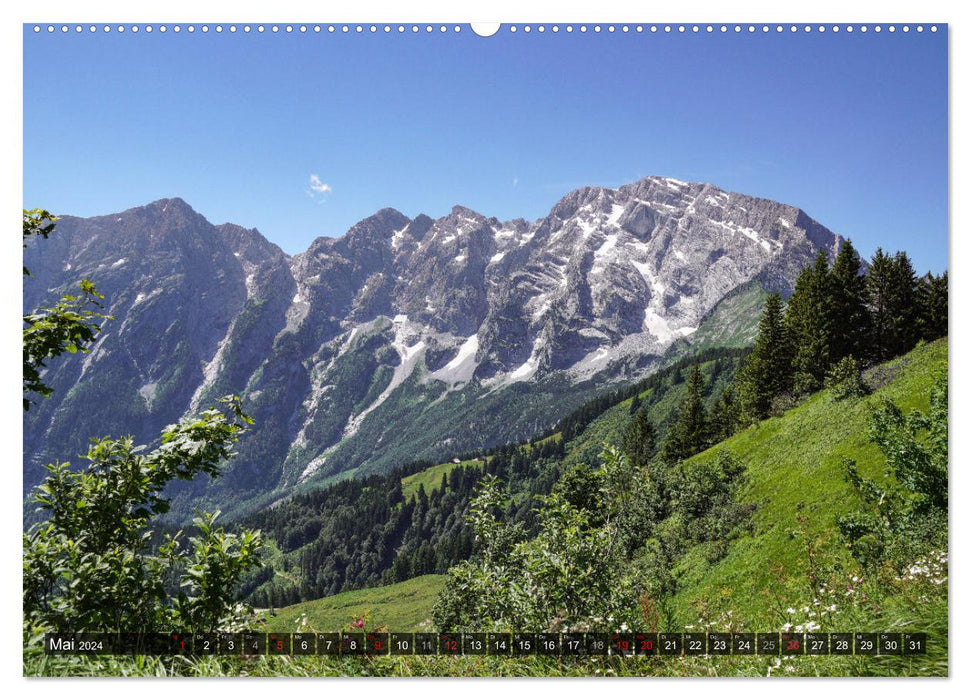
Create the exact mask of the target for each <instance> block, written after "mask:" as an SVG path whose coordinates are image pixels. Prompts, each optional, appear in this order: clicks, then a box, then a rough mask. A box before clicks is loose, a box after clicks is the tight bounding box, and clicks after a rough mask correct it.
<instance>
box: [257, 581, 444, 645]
mask: <svg viewBox="0 0 971 700" xmlns="http://www.w3.org/2000/svg"><path fill="white" fill-rule="evenodd" d="M444 581H445V577H444V576H439V575H436V574H430V575H428V576H419V577H417V578H413V579H409V580H407V581H403V582H401V583H395V584H392V585H390V586H379V587H377V588H365V589H363V590H359V591H348V592H345V593H339V594H337V595H333V596H329V597H327V598H320V599H318V600H311V601H308V602H306V603H298V604H296V605H290V606H288V607H286V608H280V609H279V610H276V611H274V613H275V614H272V615H270V614H267V616H266V630H267V631H268V632H293V631H295V630H308V631H312V632H336V631H339V630H341V629H343V628H345V627H347V625H349V624H350V623H351V622H352V621H354V620H360V619H364V620H365V621H366V623H367V628H368V629H369V630H374V629H380V628H381V627H384V628H386V629H388V630H393V631H414V632H421V631H432V626H431V625H432V622H431V610H432V606H433V605H434V604H435V601H436V600H437V599H438V594H439V592H440V591H441V590H442V585H443V584H444Z"/></svg>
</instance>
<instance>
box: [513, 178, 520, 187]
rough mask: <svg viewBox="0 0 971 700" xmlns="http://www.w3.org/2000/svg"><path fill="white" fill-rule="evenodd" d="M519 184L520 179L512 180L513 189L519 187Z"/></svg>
mask: <svg viewBox="0 0 971 700" xmlns="http://www.w3.org/2000/svg"><path fill="white" fill-rule="evenodd" d="M518 184H519V178H518V177H514V178H513V179H512V186H513V187H515V186H516V185H518Z"/></svg>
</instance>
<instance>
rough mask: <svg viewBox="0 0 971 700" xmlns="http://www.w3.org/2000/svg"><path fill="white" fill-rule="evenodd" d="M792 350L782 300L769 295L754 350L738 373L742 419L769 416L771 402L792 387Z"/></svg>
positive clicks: (738, 398)
mask: <svg viewBox="0 0 971 700" xmlns="http://www.w3.org/2000/svg"><path fill="white" fill-rule="evenodd" d="M791 358H792V350H791V345H790V343H789V338H788V335H787V333H786V328H785V324H784V322H783V315H782V297H780V296H779V295H778V294H771V295H769V298H768V299H767V300H766V302H765V310H764V311H763V312H762V318H761V319H760V320H759V330H758V335H757V336H756V338H755V347H754V348H753V349H752V352H751V354H749V356H748V357H747V358H746V359H745V363H744V364H743V365H742V368H741V369H740V370H739V374H738V380H737V382H736V384H737V392H736V393H737V400H738V404H739V410H740V411H741V414H742V416H743V418H744V419H745V420H748V421H756V420H761V419H763V418H765V417H766V416H768V415H769V409H770V408H771V406H772V399H773V398H774V397H775V396H777V395H778V394H781V393H783V392H786V391H789V390H790V389H791V386H792V365H791Z"/></svg>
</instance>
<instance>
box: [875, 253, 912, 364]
mask: <svg viewBox="0 0 971 700" xmlns="http://www.w3.org/2000/svg"><path fill="white" fill-rule="evenodd" d="M866 280H867V298H868V305H869V308H870V325H871V327H872V329H873V330H872V335H871V357H872V359H874V360H876V361H878V362H882V361H884V360H889V359H890V358H893V357H896V356H897V355H901V354H903V353H905V352H907V351H908V350H910V349H911V348H912V347H913V345H914V343H915V342H916V341H917V339H918V337H919V329H918V327H917V326H918V320H919V313H918V303H917V277H916V275H914V268H913V265H911V263H910V258H908V257H907V254H906V253H904V252H902V251H898V252H897V253H896V254H895V255H894V256H893V257H890V256H889V255H887V254H885V253H884V252H883V250H881V249H879V248H878V249H877V252H876V253H875V254H874V256H873V260H872V261H871V263H870V270H869V272H868V273H867V278H866Z"/></svg>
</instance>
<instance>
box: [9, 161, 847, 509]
mask: <svg viewBox="0 0 971 700" xmlns="http://www.w3.org/2000/svg"><path fill="white" fill-rule="evenodd" d="M841 240H842V239H841V238H840V237H839V236H837V235H835V234H833V233H832V232H830V231H829V230H828V229H826V228H825V227H823V226H822V225H820V224H819V223H817V222H816V221H814V220H813V219H812V218H810V217H809V216H808V215H807V214H806V213H805V212H803V211H802V210H800V209H798V208H796V207H794V206H788V205H784V204H779V203H777V202H773V201H769V200H766V199H759V198H757V197H751V196H747V195H742V194H737V193H729V192H725V191H722V190H720V189H719V188H717V187H715V186H712V185H709V184H703V183H686V182H681V181H679V180H674V179H671V178H664V177H648V178H645V179H642V180H640V181H638V182H635V183H632V184H629V185H624V186H622V187H620V188H618V189H606V188H601V187H586V188H583V189H579V190H576V191H574V192H571V193H569V194H568V195H566V196H565V197H564V198H563V199H562V200H560V201H559V202H558V203H557V204H556V205H555V206H554V207H553V208H552V210H551V211H550V212H549V214H548V215H547V216H546V217H544V218H542V219H539V220H537V221H533V222H528V221H525V220H522V219H515V220H512V221H505V222H502V221H499V220H497V219H495V218H488V217H486V216H484V215H482V214H479V213H477V212H475V211H472V210H470V209H466V208H464V207H461V206H456V207H454V208H453V209H452V211H451V213H450V214H448V215H447V216H444V217H442V218H439V219H432V218H429V217H428V216H425V215H418V216H417V217H415V218H414V219H411V218H408V217H407V216H405V215H404V214H401V213H400V212H398V211H396V210H394V209H382V210H380V211H378V212H377V213H376V214H374V215H372V216H370V217H368V218H366V219H364V220H363V221H361V222H359V223H358V224H356V225H355V226H354V227H353V228H351V229H350V230H349V231H348V232H347V233H346V234H345V235H344V236H342V237H340V238H318V239H317V240H315V241H314V242H313V244H312V245H311V246H310V248H309V249H308V250H307V251H306V252H304V253H300V254H298V255H294V256H288V255H286V254H285V253H284V252H283V251H282V250H281V249H280V248H278V247H277V246H276V245H274V244H272V243H270V242H269V241H267V240H266V239H265V238H264V237H263V236H262V235H261V234H260V233H259V232H258V231H256V230H255V229H246V228H242V227H240V226H237V225H235V224H228V223H227V224H222V225H218V226H217V225H213V224H211V223H209V222H208V221H207V220H206V219H205V218H204V217H203V216H201V215H200V214H198V213H197V212H195V211H194V210H193V209H192V208H191V207H190V206H189V205H188V204H186V203H185V202H184V201H182V200H181V199H177V198H176V199H163V200H159V201H157V202H153V203H151V204H148V205H146V206H143V207H137V208H134V209H129V210H127V211H124V212H121V213H118V214H112V215H109V216H99V217H93V218H75V217H70V216H64V217H62V218H60V219H59V220H58V222H57V228H56V231H55V233H54V234H53V235H52V236H51V238H50V240H47V241H42V242H36V241H35V242H33V243H32V244H31V245H29V246H28V248H27V250H26V251H25V254H24V259H25V265H26V266H27V267H28V268H30V270H31V273H32V274H33V278H32V279H31V280H29V281H28V282H27V283H26V284H25V285H24V308H25V310H30V309H33V308H37V307H40V306H43V305H45V304H47V303H50V302H51V301H52V300H56V299H57V298H59V297H60V296H61V295H62V294H65V293H70V292H71V290H72V289H76V288H77V284H78V282H79V281H80V280H81V279H82V278H87V279H90V280H91V281H92V282H94V284H95V286H96V287H97V289H98V290H99V291H100V292H101V293H102V294H104V296H105V313H107V314H109V315H110V316H111V317H112V318H111V319H110V320H108V321H106V322H105V323H104V325H103V328H102V332H101V334H100V335H99V337H98V340H97V342H96V344H95V345H94V346H93V347H92V349H91V352H89V353H87V354H80V353H79V354H77V355H66V356H64V357H63V358H60V359H59V360H58V361H56V362H52V363H51V365H50V367H49V369H48V371H47V373H46V374H45V379H44V381H45V382H46V383H47V384H49V385H50V386H53V387H55V391H54V393H53V395H52V396H51V397H50V398H48V399H45V400H43V401H40V402H38V403H37V405H36V406H34V407H32V408H31V410H30V411H28V412H27V413H26V414H25V415H24V488H25V492H26V490H28V489H30V488H32V487H33V486H35V485H36V484H37V483H38V482H39V481H40V480H41V478H42V474H43V465H44V464H46V463H48V462H51V461H55V460H66V461H75V462H77V461H78V460H77V459H76V457H77V455H79V454H82V453H84V452H86V449H87V448H86V445H87V443H88V440H89V438H90V437H91V436H103V435H112V436H119V435H124V434H129V433H130V434H132V435H133V436H134V438H135V440H136V442H137V441H141V442H147V441H150V440H152V439H153V438H154V437H156V436H157V435H158V434H159V431H160V430H161V429H162V428H163V427H164V426H166V425H168V424H170V423H173V422H175V421H176V420H178V419H179V418H180V417H181V416H183V415H186V414H191V413H194V412H197V411H199V410H202V409H204V408H207V407H208V406H210V405H212V404H213V403H214V402H215V399H216V398H218V397H220V396H223V395H225V394H232V393H236V394H239V395H241V396H242V397H243V405H244V408H245V409H246V410H247V412H249V413H250V414H251V415H252V416H253V417H254V418H255V420H256V425H255V426H254V428H253V429H252V430H251V431H250V432H249V433H247V435H245V436H244V438H243V439H242V440H241V442H240V444H239V454H238V455H237V456H236V457H235V458H234V459H233V460H232V463H231V465H230V466H229V468H228V469H227V470H226V472H225V473H224V475H223V476H222V477H221V478H220V479H219V480H218V481H212V480H208V479H206V480H201V479H197V480H194V481H193V482H191V483H183V484H179V485H178V488H177V489H175V490H174V491H173V496H174V499H173V510H172V514H173V515H174V516H176V517H177V518H185V517H187V516H189V515H191V513H192V512H193V509H195V508H197V507H206V508H217V507H218V508H221V509H223V510H224V511H229V512H231V513H235V514H237V515H241V514H244V513H246V512H251V511H253V510H256V509H259V508H261V507H263V506H265V505H268V504H270V503H273V502H275V501H278V500H279V499H281V498H283V497H285V496H287V495H289V494H291V493H293V492H294V491H296V490H303V489H306V488H308V487H310V486H313V485H321V484H323V483H327V482H332V481H334V480H336V479H341V478H346V477H348V476H350V475H354V474H357V475H362V474H368V473H379V472H380V473H384V472H387V471H389V470H391V469H393V468H394V467H396V466H400V465H402V464H404V463H407V462H412V461H415V460H430V461H445V460H449V459H453V458H456V457H459V456H462V455H469V454H474V453H477V452H481V451H483V450H486V449H488V448H490V447H493V446H496V445H501V444H504V443H509V442H514V441H518V440H522V439H524V438H526V437H528V436H531V435H535V434H537V433H541V432H542V431H543V430H545V429H547V428H549V427H550V426H552V425H553V424H554V423H556V421H557V420H558V419H560V418H562V417H563V416H565V415H567V414H568V413H570V412H571V411H572V410H574V409H576V408H577V407H578V406H580V405H581V404H582V403H584V402H585V401H587V400H589V399H591V398H592V397H594V396H597V395H599V394H602V393H603V392H605V391H607V390H609V389H612V388H616V387H617V386H618V385H620V384H627V383H630V382H633V381H636V380H638V379H640V378H643V377H644V376H646V375H647V374H649V373H650V372H652V371H654V370H656V369H658V368H660V367H661V366H663V365H665V364H669V363H671V362H673V361H675V360H677V359H679V358H682V357H685V356H687V355H689V354H693V353H695V352H698V351H700V350H704V349H708V348H714V347H742V346H745V345H748V344H750V343H751V340H752V338H753V336H754V331H755V326H756V324H757V322H758V318H759V314H760V312H761V308H762V302H763V300H764V298H765V296H766V295H767V293H769V292H773V291H778V292H781V293H782V294H783V295H784V296H786V295H788V294H789V293H791V291H792V287H793V284H794V281H795V278H796V276H797V274H798V272H799V270H800V269H801V268H803V267H805V266H807V265H809V264H811V263H812V261H813V259H814V258H815V256H816V254H817V252H818V251H820V250H824V251H826V252H827V254H828V255H829V256H830V259H831V260H832V259H833V258H834V257H835V254H836V252H837V251H838V249H839V245H840V243H841Z"/></svg>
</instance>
